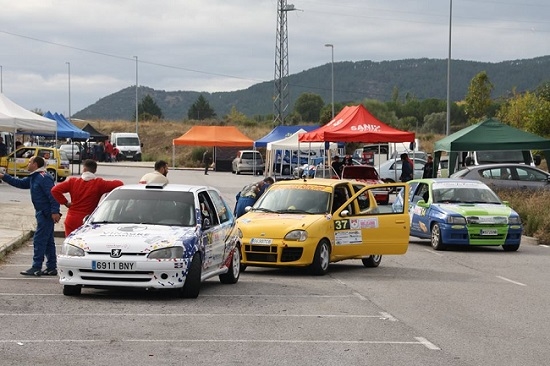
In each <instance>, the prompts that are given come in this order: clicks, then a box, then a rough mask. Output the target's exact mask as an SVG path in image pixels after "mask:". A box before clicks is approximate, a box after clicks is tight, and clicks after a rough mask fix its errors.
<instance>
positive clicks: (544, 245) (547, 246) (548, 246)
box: [539, 244, 550, 248]
mask: <svg viewBox="0 0 550 366" xmlns="http://www.w3.org/2000/svg"><path fill="white" fill-rule="evenodd" d="M539 247H544V248H550V245H546V244H541V245H539Z"/></svg>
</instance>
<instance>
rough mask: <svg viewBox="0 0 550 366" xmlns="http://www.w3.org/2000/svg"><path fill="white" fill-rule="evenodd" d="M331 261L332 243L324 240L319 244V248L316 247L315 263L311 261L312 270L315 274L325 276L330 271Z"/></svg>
mask: <svg viewBox="0 0 550 366" xmlns="http://www.w3.org/2000/svg"><path fill="white" fill-rule="evenodd" d="M329 263H330V244H329V242H328V241H326V240H323V241H321V242H320V243H319V244H318V245H317V249H315V256H314V257H313V263H311V272H312V273H313V274H314V275H315V276H323V275H325V274H326V273H327V272H328V265H329Z"/></svg>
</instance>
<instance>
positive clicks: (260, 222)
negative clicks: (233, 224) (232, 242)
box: [237, 212, 329, 238]
mask: <svg viewBox="0 0 550 366" xmlns="http://www.w3.org/2000/svg"><path fill="white" fill-rule="evenodd" d="M328 219H329V216H328V215H308V214H286V213H285V214H276V213H267V212H248V213H247V214H246V215H244V216H242V217H240V218H239V219H238V220H237V225H238V227H239V228H240V229H241V231H242V232H243V234H244V235H245V236H248V235H253V236H256V235H259V234H258V233H260V232H262V233H264V232H266V231H268V232H269V235H270V237H271V238H276V237H281V238H282V237H284V236H285V235H286V234H287V233H288V232H289V231H291V230H296V229H300V230H307V228H308V227H309V226H311V225H312V224H313V223H314V222H317V221H319V220H328Z"/></svg>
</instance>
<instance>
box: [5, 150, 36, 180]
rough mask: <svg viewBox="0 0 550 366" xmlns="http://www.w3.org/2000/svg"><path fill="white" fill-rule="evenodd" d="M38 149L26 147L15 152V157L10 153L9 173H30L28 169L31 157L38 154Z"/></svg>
mask: <svg viewBox="0 0 550 366" xmlns="http://www.w3.org/2000/svg"><path fill="white" fill-rule="evenodd" d="M36 151H37V149H36V148H35V147H24V148H21V149H19V150H17V151H16V152H15V158H14V157H13V155H10V158H9V159H8V160H9V161H8V173H9V174H12V175H14V174H23V175H28V174H29V171H28V169H27V167H28V165H29V159H30V158H31V157H33V156H35V155H36Z"/></svg>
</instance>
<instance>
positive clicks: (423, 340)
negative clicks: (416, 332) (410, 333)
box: [414, 337, 441, 351]
mask: <svg viewBox="0 0 550 366" xmlns="http://www.w3.org/2000/svg"><path fill="white" fill-rule="evenodd" d="M414 339H416V340H417V341H419V342H420V343H421V344H423V345H424V346H426V348H428V349H432V350H436V351H439V350H440V349H441V348H439V347H438V346H436V345H435V344H433V343H432V342H430V341H429V340H427V339H426V338H424V337H414Z"/></svg>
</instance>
